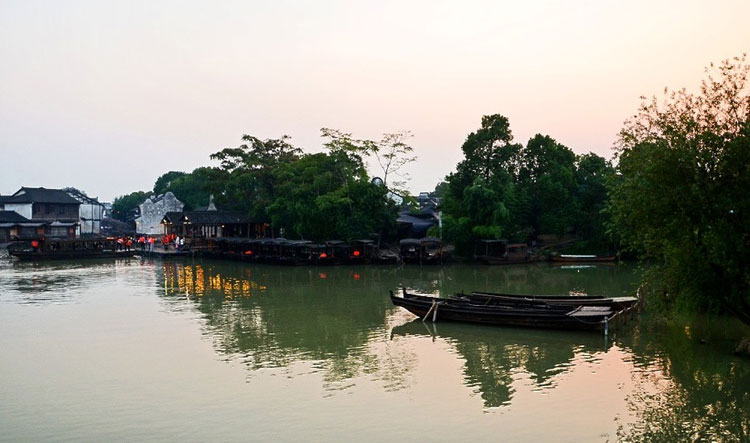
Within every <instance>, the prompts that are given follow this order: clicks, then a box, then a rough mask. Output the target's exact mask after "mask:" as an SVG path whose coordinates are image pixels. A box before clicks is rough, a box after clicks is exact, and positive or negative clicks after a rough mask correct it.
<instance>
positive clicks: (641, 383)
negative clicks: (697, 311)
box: [618, 318, 750, 441]
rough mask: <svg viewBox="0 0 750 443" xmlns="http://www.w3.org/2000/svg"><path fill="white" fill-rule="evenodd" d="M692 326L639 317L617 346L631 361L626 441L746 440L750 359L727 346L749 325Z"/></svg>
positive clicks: (706, 322)
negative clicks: (630, 420)
mask: <svg viewBox="0 0 750 443" xmlns="http://www.w3.org/2000/svg"><path fill="white" fill-rule="evenodd" d="M687 321H689V324H690V326H686V325H685V324H681V322H680V321H678V322H677V323H676V324H669V325H664V324H660V323H658V322H640V323H639V324H638V325H636V326H635V328H634V329H633V330H632V332H631V333H630V334H628V335H627V336H625V337H623V339H622V344H623V345H624V346H626V347H627V349H628V351H629V358H630V359H632V361H633V363H634V366H635V368H634V372H633V374H632V378H633V381H634V389H633V392H632V393H630V394H629V396H628V398H627V401H628V405H629V407H630V409H631V411H632V412H633V413H634V414H635V418H636V420H634V424H632V425H631V426H625V425H621V426H620V428H619V430H618V436H619V437H620V438H622V439H625V440H629V441H685V440H693V441H749V440H750V361H748V360H747V359H746V358H745V359H743V358H740V357H735V356H733V355H732V353H731V349H732V347H733V346H735V345H736V340H737V338H738V337H740V336H742V335H743V334H744V335H747V334H748V330H747V327H744V326H742V325H739V324H737V323H734V322H732V321H727V320H726V319H705V318H703V319H701V318H691V319H688V320H687Z"/></svg>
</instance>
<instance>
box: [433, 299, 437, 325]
mask: <svg viewBox="0 0 750 443" xmlns="http://www.w3.org/2000/svg"><path fill="white" fill-rule="evenodd" d="M433 303H435V309H434V310H433V311H432V322H433V323H435V320H436V319H437V310H438V304H437V302H433Z"/></svg>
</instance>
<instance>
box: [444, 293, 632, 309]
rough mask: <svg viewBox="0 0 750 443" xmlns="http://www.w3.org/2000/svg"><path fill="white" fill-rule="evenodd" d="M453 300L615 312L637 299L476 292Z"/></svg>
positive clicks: (455, 296) (457, 295)
mask: <svg viewBox="0 0 750 443" xmlns="http://www.w3.org/2000/svg"><path fill="white" fill-rule="evenodd" d="M453 298H456V299H460V300H468V301H472V302H474V303H481V304H488V305H491V304H494V303H500V304H509V303H515V304H530V305H538V304H540V303H541V304H549V305H567V306H610V307H612V308H613V309H615V310H619V309H626V308H629V307H631V306H633V305H634V304H635V303H636V302H637V301H638V299H637V298H635V297H604V296H601V295H523V294H500V293H494V292H479V291H474V292H472V293H471V294H468V295H467V294H456V295H454V296H453Z"/></svg>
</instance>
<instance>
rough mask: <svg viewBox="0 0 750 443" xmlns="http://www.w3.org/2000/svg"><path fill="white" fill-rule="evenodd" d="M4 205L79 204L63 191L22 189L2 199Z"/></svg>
mask: <svg viewBox="0 0 750 443" xmlns="http://www.w3.org/2000/svg"><path fill="white" fill-rule="evenodd" d="M0 202H2V203H59V204H71V205H77V204H79V202H78V200H76V199H74V198H73V197H71V196H70V195H68V193H66V192H65V191H63V190H62V189H47V188H26V187H24V188H21V189H19V190H18V191H16V193H15V194H13V195H10V196H5V197H2V200H0Z"/></svg>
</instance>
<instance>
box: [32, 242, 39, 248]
mask: <svg viewBox="0 0 750 443" xmlns="http://www.w3.org/2000/svg"><path fill="white" fill-rule="evenodd" d="M31 247H32V248H38V247H39V242H38V241H36V240H32V241H31Z"/></svg>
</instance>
